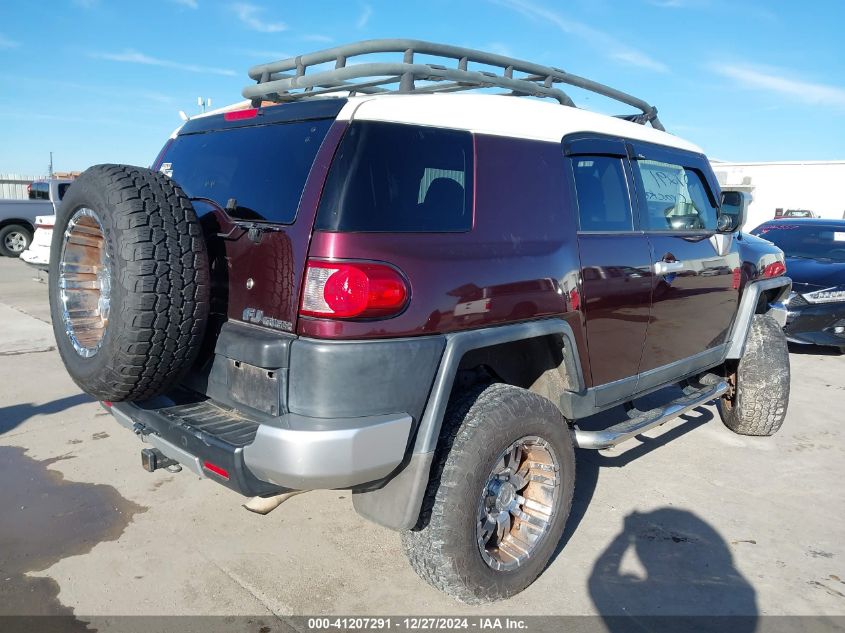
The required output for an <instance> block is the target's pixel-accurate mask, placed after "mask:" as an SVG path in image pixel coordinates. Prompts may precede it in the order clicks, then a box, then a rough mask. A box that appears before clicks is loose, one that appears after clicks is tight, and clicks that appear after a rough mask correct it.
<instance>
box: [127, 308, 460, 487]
mask: <svg viewBox="0 0 845 633" xmlns="http://www.w3.org/2000/svg"><path fill="white" fill-rule="evenodd" d="M444 347H445V338H444V337H442V336H437V335H435V336H425V337H415V338H404V339H380V340H373V341H337V342H334V341H325V340H316V339H308V338H297V337H295V336H293V335H287V334H282V333H275V332H272V331H268V330H265V329H260V328H254V327H251V326H246V325H243V324H240V323H235V322H231V321H230V322H228V323H226V324H225V325H224V326H223V327H222V329H221V331H220V333H219V335H218V337H217V339H216V345H215V349H214V353H213V354H212V355H210V357H208V359H207V360H206V361H205V362H204V363H202V367H198V368H196V369H195V370H194V371H193V372H191V374H189V376H188V377H187V378H186V379H185V381H184V382H183V384H182V385H181V386H179V387H177V388H175V389H174V390H173V391H172V392H171V393H169V394H168V395H166V396H159V397H157V398H154V399H153V400H149V401H146V402H134V403H128V402H120V403H114V404H113V405H112V407H111V411H112V413H113V414H114V415H115V417H117V418H118V420H119V421H120V422H121V423H122V424H123V425H124V426H127V427H128V428H131V429H133V430H134V431H135V432H136V433H137V434H138V435H139V436H140V437H141V438H142V439H144V440H145V441H147V442H149V443H150V444H151V445H153V446H155V448H158V449H159V450H160V451H161V452H162V453H164V454H165V455H166V456H167V457H169V458H171V459H174V460H176V461H178V462H179V463H181V464H182V465H183V466H185V467H186V468H188V469H190V470H192V471H193V472H195V473H197V474H198V475H200V476H204V477H209V478H212V479H215V480H216V481H218V482H219V483H221V484H223V485H225V486H227V487H229V488H231V489H233V490H237V491H238V492H241V493H242V494H245V495H249V496H256V495H267V494H273V493H276V492H283V491H285V490H311V489H317V488H326V489H331V488H360V487H362V486H364V485H367V487H371V486H372V485H374V484H376V483H377V482H379V481H380V480H383V479H385V478H386V477H388V476H389V475H391V473H393V472H394V471H395V470H396V469H397V467H399V466H400V464H402V463H403V462H404V461H405V459H406V456H407V452H408V450H410V446H411V443H412V439H413V437H414V434H415V431H416V428H417V425H418V424H419V421H420V419H421V417H422V413H423V408H424V406H425V403H426V401H427V399H428V394H429V391H430V389H431V385H432V383H433V381H434V375H435V372H436V371H437V368H438V366H439V364H440V359H441V357H442V354H443V349H444ZM208 464H210V465H211V466H212V467H211V468H209V467H208ZM220 469H222V470H223V472H225V473H226V476H225V477H224V476H221V475H220V473H219V471H220Z"/></svg>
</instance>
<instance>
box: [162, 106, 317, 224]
mask: <svg viewBox="0 0 845 633" xmlns="http://www.w3.org/2000/svg"><path fill="white" fill-rule="evenodd" d="M331 123H332V121H331V120H330V119H325V120H320V121H297V122H295V123H278V124H273V125H257V126H251V127H240V128H234V129H229V130H218V131H214V132H204V133H199V134H184V135H182V136H178V137H176V140H174V141H173V143H172V144H171V145H170V147H169V148H168V149H167V152H166V154H165V156H164V158H163V160H162V164H161V171H163V172H164V173H166V174H168V175H170V176H171V178H173V179H174V180H175V181H176V182H177V183H179V185H180V186H181V187H182V189H184V190H185V193H187V194H188V196H189V197H192V198H195V197H196V198H210V199H212V200H214V201H215V202H216V203H217V204H219V205H220V206H221V207H224V208H226V207H227V205H228V203H229V200H230V199H234V200H235V201H236V207H235V208H233V209H231V210H228V209H227V212H228V213H229V215H231V216H232V217H236V218H239V219H244V220H256V221H267V222H277V223H280V224H290V223H292V222H293V221H294V219H295V218H296V210H297V207H298V206H299V199H300V197H301V196H302V190H303V189H304V188H305V181H306V179H307V178H308V172H309V171H310V169H311V164H312V163H313V162H314V157H315V156H316V154H317V150H318V149H320V144H321V143H322V142H323V138H325V136H326V132H327V131H328V129H329V126H330V125H331Z"/></svg>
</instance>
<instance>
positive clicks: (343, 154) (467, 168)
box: [315, 121, 473, 233]
mask: <svg viewBox="0 0 845 633" xmlns="http://www.w3.org/2000/svg"><path fill="white" fill-rule="evenodd" d="M472 156H473V143H472V135H471V134H470V133H469V132H460V131H455V130H443V129H437V128H426V127H417V126H412V125H401V124H398V123H379V122H365V121H362V122H356V123H353V124H352V125H351V126H350V128H349V130H348V131H347V133H346V135H345V136H344V138H343V141H341V144H340V147H339V148H338V151H337V154H336V155H335V159H334V161H333V163H332V167H331V170H330V172H329V176H328V179H327V181H326V185H325V188H324V189H323V196H322V199H321V201H320V210H319V212H318V214H317V222H316V225H315V228H317V229H320V230H324V231H344V232H390V233H401V232H429V233H430V232H437V233H439V232H461V231H468V230H469V229H470V228H471V227H472Z"/></svg>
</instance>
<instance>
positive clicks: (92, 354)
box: [49, 165, 210, 401]
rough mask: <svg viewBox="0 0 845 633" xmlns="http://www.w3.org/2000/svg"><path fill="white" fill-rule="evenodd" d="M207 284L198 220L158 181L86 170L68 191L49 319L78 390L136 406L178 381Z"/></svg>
mask: <svg viewBox="0 0 845 633" xmlns="http://www.w3.org/2000/svg"><path fill="white" fill-rule="evenodd" d="M209 287H210V284H209V266H208V255H207V252H206V245H205V240H204V239H203V233H202V228H201V227H200V223H199V220H198V219H197V215H196V213H195V212H194V209H193V206H192V205H191V202H190V200H189V199H188V197H187V196H186V195H185V193H184V192H183V191H182V189H180V188H179V186H178V185H177V184H176V183H175V182H173V181H172V180H170V179H169V178H168V177H167V176H165V175H163V174H160V173H157V172H154V171H152V170H149V169H144V168H142V167H132V166H127V165H96V166H94V167H91V168H89V169H88V170H86V171H85V173H83V174H82V175H81V176H80V177H79V178H78V179H77V180H76V181H75V182H74V184H73V186H72V187H70V188H69V189H68V191H67V195H66V196H65V198H64V200H63V201H62V206H61V208H60V210H59V212H58V215H57V217H56V224H55V227H54V229H53V243H52V245H51V248H50V276H49V291H50V314H51V316H52V320H53V332H54V333H55V336H56V345H57V347H58V350H59V353H60V354H61V357H62V360H63V361H64V364H65V367H66V368H67V371H68V373H69V374H70V376H71V378H73V380H74V381H75V382H76V384H78V385H79V386H80V387H81V388H82V389H83V390H84V391H85V392H87V393H89V394H91V395H92V396H94V397H95V398H97V399H98V400H109V401H123V400H145V399H148V398H152V397H154V396H156V395H158V394H160V393H162V392H163V391H165V390H166V389H168V388H169V387H172V385H174V384H175V383H176V382H178V380H179V379H180V377H181V376H182V375H183V373H184V372H185V371H186V370H187V369H188V368H189V367H190V366H191V364H192V363H193V362H194V361H195V360H196V357H197V354H198V353H199V350H200V346H201V344H202V340H203V336H204V333H205V327H206V322H207V320H208V311H209Z"/></svg>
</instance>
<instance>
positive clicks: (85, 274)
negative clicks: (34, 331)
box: [59, 207, 111, 358]
mask: <svg viewBox="0 0 845 633" xmlns="http://www.w3.org/2000/svg"><path fill="white" fill-rule="evenodd" d="M59 296H60V298H61V304H62V323H63V325H64V328H65V333H66V334H67V336H68V338H69V339H70V342H71V344H72V345H73V348H74V349H75V350H76V353H77V354H79V355H80V356H82V357H83V358H89V357H91V356H93V355H94V354H96V353H97V351H99V349H100V346H101V345H102V344H103V334H104V333H105V329H106V326H107V325H108V322H109V308H110V306H111V272H110V267H109V254H108V249H107V248H106V240H105V236H104V233H103V225H102V224H101V223H100V220H99V219H98V218H97V214H96V213H94V211H92V210H91V209H87V208H84V207H83V208H82V209H79V210H78V211H76V212H75V213H74V214H73V216H72V217H71V218H70V220H68V223H67V228H66V229H65V231H64V235H63V237H62V251H61V259H60V263H59Z"/></svg>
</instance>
